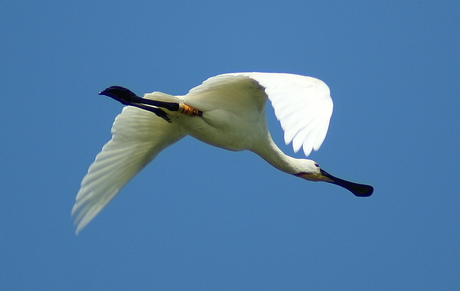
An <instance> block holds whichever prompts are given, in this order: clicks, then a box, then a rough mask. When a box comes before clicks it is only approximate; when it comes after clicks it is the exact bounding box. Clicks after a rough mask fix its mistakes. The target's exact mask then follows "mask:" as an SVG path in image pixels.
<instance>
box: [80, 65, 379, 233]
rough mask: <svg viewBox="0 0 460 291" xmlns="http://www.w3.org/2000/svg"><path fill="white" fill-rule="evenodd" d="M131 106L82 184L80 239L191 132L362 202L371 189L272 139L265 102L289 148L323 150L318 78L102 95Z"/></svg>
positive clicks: (323, 105)
mask: <svg viewBox="0 0 460 291" xmlns="http://www.w3.org/2000/svg"><path fill="white" fill-rule="evenodd" d="M99 94H100V95H106V96H109V97H112V98H114V99H116V100H118V101H120V102H121V103H123V104H125V105H129V106H126V107H124V108H123V111H122V112H121V114H119V115H118V116H117V117H116V118H115V121H114V123H113V126H112V139H111V140H110V141H109V142H108V143H107V144H106V145H105V146H104V147H103V148H102V151H101V152H100V153H99V154H98V155H97V156H96V159H95V161H94V162H93V163H92V165H91V166H90V167H89V169H88V173H87V174H86V176H85V177H84V178H83V181H82V182H81V188H80V190H79V191H78V193H77V196H76V201H75V204H74V206H73V208H72V215H73V216H75V225H76V233H77V234H78V233H79V232H80V231H81V230H82V229H83V228H84V227H85V226H86V225H87V224H88V223H89V222H90V221H91V220H92V219H93V218H94V217H95V216H96V215H97V214H98V213H99V212H100V211H101V210H102V209H103V208H104V207H105V206H106V205H107V203H109V201H110V200H111V199H112V198H113V197H114V196H115V195H116V194H117V193H118V191H119V190H120V189H121V188H122V187H123V186H124V185H125V184H126V183H127V182H128V181H129V180H130V179H131V178H132V177H133V176H134V175H136V174H137V173H138V172H139V171H140V170H141V169H142V168H143V167H144V166H145V165H147V164H148V163H149V162H150V161H151V160H152V159H153V158H155V156H156V155H157V154H158V153H159V152H160V151H161V150H163V149H165V148H166V147H167V146H169V145H171V144H173V143H175V142H177V141H178V140H180V139H181V138H183V137H184V136H186V135H190V136H193V137H194V138H196V139H198V140H201V141H203V142H205V143H208V144H210V145H213V146H216V147H220V148H223V149H227V150H231V151H241V150H249V151H252V152H254V153H256V154H258V155H259V156H260V157H262V158H263V159H264V160H266V161H267V162H268V163H269V164H271V165H272V166H274V167H275V168H277V169H279V170H280V171H283V172H285V173H288V174H292V175H295V176H297V177H300V178H303V179H306V180H309V181H324V182H329V183H334V184H337V185H339V186H342V187H344V188H346V189H348V190H350V191H351V192H352V193H353V194H355V195H356V196H360V197H367V196H370V195H371V194H372V192H373V190H374V189H373V187H372V186H368V185H362V184H356V183H352V182H348V181H345V180H342V179H339V178H336V177H334V176H332V175H330V174H329V173H327V172H326V171H324V170H323V169H321V168H320V167H319V166H318V164H317V163H316V162H314V161H312V160H308V159H296V158H292V157H289V156H287V155H285V154H284V153H283V152H282V151H281V150H280V149H279V148H278V147H277V146H276V145H275V143H274V142H273V140H272V138H271V136H270V133H269V131H268V129H267V123H266V120H265V103H266V100H267V98H268V99H269V100H270V101H271V104H272V105H273V108H274V111H275V115H276V117H277V119H278V120H279V121H280V123H281V127H282V128H283V130H284V140H285V142H286V144H288V143H291V142H292V146H293V149H294V151H295V152H297V151H298V150H299V149H300V148H302V149H303V152H304V153H305V156H308V155H309V154H310V152H311V151H312V150H318V149H319V147H320V146H321V144H322V142H323V140H324V138H325V137H326V133H327V129H328V127H329V120H330V117H331V115H332V107H333V105H332V99H331V97H330V91H329V88H328V86H327V85H326V84H325V83H324V82H322V81H321V80H318V79H316V78H312V77H306V76H301V75H293V74H284V73H283V74H281V73H232V74H223V75H218V76H215V77H212V78H209V79H208V80H206V81H204V82H203V83H202V84H201V85H199V86H197V87H195V88H193V89H191V90H190V91H189V92H188V94H186V95H185V96H172V95H168V94H164V93H160V92H153V93H150V94H145V95H144V97H143V98H141V97H138V96H137V95H136V94H134V93H133V92H131V91H130V90H128V89H126V88H123V87H120V86H112V87H109V88H107V89H105V90H104V91H102V92H100V93H99Z"/></svg>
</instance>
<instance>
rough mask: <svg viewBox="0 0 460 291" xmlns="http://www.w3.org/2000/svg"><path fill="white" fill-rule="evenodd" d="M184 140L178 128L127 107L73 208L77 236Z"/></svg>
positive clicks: (141, 111)
mask: <svg viewBox="0 0 460 291" xmlns="http://www.w3.org/2000/svg"><path fill="white" fill-rule="evenodd" d="M183 136H184V134H183V133H182V132H181V130H180V128H179V126H178V125H175V124H172V123H168V122H166V121H165V120H163V119H161V118H158V117H157V116H156V115H155V114H153V113H151V112H148V111H145V110H142V109H138V108H135V107H131V106H127V107H124V108H123V111H122V112H121V113H120V114H119V115H118V116H117V117H116V118H115V121H114V123H113V126H112V139H111V140H110V141H109V142H108V143H107V144H106V145H104V147H103V148H102V151H101V152H100V153H99V154H98V155H97V156H96V159H95V161H94V162H93V163H92V164H91V166H90V167H89V169H88V173H87V174H86V176H85V177H84V178H83V180H82V182H81V188H80V190H79V191H78V193H77V196H76V198H75V204H74V206H73V208H72V215H73V216H75V225H76V231H75V232H76V233H77V234H78V233H79V232H80V231H81V230H82V229H83V228H84V227H85V226H86V225H87V224H88V223H89V222H90V221H91V220H92V219H93V218H94V217H95V216H96V215H97V214H98V213H99V212H100V211H101V210H102V209H103V208H104V207H105V206H106V205H107V203H109V201H110V200H111V199H112V198H113V197H114V196H115V195H116V194H117V193H118V191H119V190H120V189H121V188H122V187H123V186H124V185H125V184H126V183H127V182H128V181H129V180H130V179H131V178H132V177H133V176H134V175H136V174H137V173H138V172H139V171H140V170H141V169H142V168H143V167H144V166H145V165H147V164H148V163H149V162H150V161H151V160H152V159H153V158H154V157H155V156H156V155H157V154H158V153H159V152H160V151H161V150H163V149H164V148H166V147H167V146H168V145H170V144H172V143H174V142H176V141H178V140H179V139H180V138H182V137H183Z"/></svg>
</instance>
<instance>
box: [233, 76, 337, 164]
mask: <svg viewBox="0 0 460 291" xmlns="http://www.w3.org/2000/svg"><path fill="white" fill-rule="evenodd" d="M225 75H232V76H247V77H249V78H251V79H254V80H256V81H257V82H258V83H259V84H260V85H261V86H263V87H264V88H265V93H266V94H267V96H268V99H270V101H271V103H272V106H273V108H274V110H275V115H276V117H277V118H278V120H279V121H280V123H281V127H282V128H283V130H284V141H285V142H286V144H288V143H290V142H292V147H293V149H294V152H297V151H298V150H299V149H300V148H301V147H302V148H303V152H304V153H305V155H306V156H308V155H309V154H310V153H311V151H312V150H315V151H316V150H318V149H319V147H320V146H321V144H322V143H323V141H324V138H325V137H326V133H327V129H328V127H329V120H330V118H331V115H332V108H333V104H332V99H331V96H330V91H329V87H328V86H327V85H326V84H325V83H324V82H323V81H321V80H318V79H316V78H312V77H306V76H301V75H294V74H283V73H232V74H225Z"/></svg>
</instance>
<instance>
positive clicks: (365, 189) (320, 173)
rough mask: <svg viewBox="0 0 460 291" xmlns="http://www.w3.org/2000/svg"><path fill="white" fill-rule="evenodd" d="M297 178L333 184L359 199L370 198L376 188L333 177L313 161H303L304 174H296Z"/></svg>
mask: <svg viewBox="0 0 460 291" xmlns="http://www.w3.org/2000/svg"><path fill="white" fill-rule="evenodd" d="M295 176H297V177H300V178H303V179H305V180H308V181H314V182H318V181H322V182H328V183H332V184H335V185H338V186H341V187H343V188H345V189H347V190H349V191H350V192H351V193H353V194H354V195H355V196H358V197H368V196H371V195H372V193H373V192H374V188H373V187H372V186H369V185H363V184H357V183H353V182H350V181H346V180H342V179H340V178H337V177H335V176H332V175H331V174H329V173H328V172H326V171H324V170H323V169H321V167H320V166H319V165H318V164H317V163H316V162H314V161H312V160H303V161H302V172H300V173H297V174H295Z"/></svg>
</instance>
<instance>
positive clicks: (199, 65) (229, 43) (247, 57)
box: [0, 0, 460, 290]
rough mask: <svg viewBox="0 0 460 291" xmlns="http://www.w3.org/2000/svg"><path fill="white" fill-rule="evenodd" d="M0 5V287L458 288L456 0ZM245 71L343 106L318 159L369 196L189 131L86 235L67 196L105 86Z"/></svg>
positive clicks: (183, 85) (182, 86)
mask: <svg viewBox="0 0 460 291" xmlns="http://www.w3.org/2000/svg"><path fill="white" fill-rule="evenodd" d="M0 9H1V11H2V17H1V18H0V39H1V46H0V83H1V89H2V90H1V98H0V125H1V130H0V165H1V167H0V192H1V193H0V233H1V235H0V285H1V286H0V289H2V290H459V289H460V276H459V274H460V263H459V261H460V250H459V245H460V237H459V229H460V228H459V223H460V217H459V206H460V205H459V204H460V191H459V188H460V187H459V183H458V179H459V168H460V151H459V149H460V132H459V129H460V114H459V112H458V111H459V109H460V101H459V100H460V99H459V92H460V82H459V80H460V79H459V77H460V53H459V52H460V33H459V31H460V30H459V29H460V18H459V11H460V2H459V1H380V2H378V1H306V0H302V1H266V0H265V1H189V2H187V1H72V2H71V1H46V3H44V2H43V1H3V2H2V4H0ZM239 71H263V72H290V73H298V74H303V75H310V76H314V77H317V78H320V79H322V80H324V81H325V82H326V83H327V84H328V85H329V86H330V88H331V92H332V97H333V100H334V105H335V107H334V114H333V116H332V120H331V125H330V128H329V133H328V135H327V137H326V140H325V142H324V144H323V146H322V148H321V149H320V151H318V152H315V153H313V154H312V155H311V156H310V158H312V159H314V160H315V161H317V162H318V163H319V164H320V165H321V166H322V167H323V168H324V169H326V170H327V171H329V172H330V173H331V174H334V175H337V176H339V177H343V178H346V179H350V180H352V181H356V182H363V183H369V184H372V185H373V186H374V187H375V193H374V195H373V196H372V197H370V198H365V199H364V198H363V199H360V198H356V197H354V196H353V195H352V194H351V193H349V192H347V191H346V190H344V189H342V188H339V187H336V186H334V185H330V184H326V183H312V182H307V181H304V180H301V179H298V178H296V177H293V176H290V175H287V174H284V173H281V172H279V171H277V170H275V169H273V168H272V167H271V166H269V165H268V164H266V163H265V162H264V161H263V160H261V159H260V158H259V157H257V156H256V155H254V154H252V153H249V152H239V153H234V152H228V151H224V150H221V149H218V148H213V147H211V146H208V145H205V144H202V143H200V142H197V141H196V140H194V139H192V138H186V139H184V140H182V141H180V142H179V143H177V144H175V145H174V146H172V147H171V148H168V149H167V150H165V151H164V152H162V153H161V154H160V155H159V156H158V158H157V159H156V160H155V161H154V162H153V163H152V164H150V165H149V166H148V167H147V168H146V169H144V170H143V171H142V172H141V173H140V174H139V175H138V176H136V177H135V179H133V180H132V181H131V182H130V183H129V184H128V185H127V186H126V187H125V188H123V189H122V191H121V192H120V193H119V195H118V196H117V197H116V198H115V199H114V200H113V201H112V202H111V203H110V204H109V205H108V206H107V208H105V209H104V210H103V211H102V212H101V213H100V215H99V216H97V217H96V219H95V220H94V221H92V222H91V223H90V224H89V225H88V227H87V228H86V229H84V230H83V232H82V233H81V234H80V235H79V236H75V234H74V227H73V225H72V219H71V217H70V209H71V207H72V205H73V202H74V199H75V194H76V193H77V191H78V189H79V185H80V181H81V179H82V177H83V176H84V175H85V173H86V171H87V168H88V166H89V165H90V164H91V162H92V161H93V159H94V157H95V155H96V154H97V153H98V152H99V150H100V149H101V147H102V146H103V144H104V143H105V142H107V141H108V140H109V139H110V127H111V124H112V121H113V119H114V117H115V116H116V115H117V114H118V113H119V112H120V110H121V108H122V106H121V105H120V104H118V103H117V102H115V101H113V100H111V99H109V98H107V97H101V96H98V95H97V92H99V91H100V90H102V89H104V88H105V87H108V86H110V85H115V84H118V85H123V86H126V87H128V88H130V89H132V90H133V91H135V92H137V93H138V94H142V93H145V92H152V91H162V92H166V93H170V94H184V93H186V92H187V91H188V90H189V89H190V88H192V87H194V86H196V85H198V84H200V83H201V82H202V81H203V80H205V79H206V78H208V77H210V76H213V75H216V74H219V73H227V72H239ZM269 115H270V116H269V125H270V128H271V130H272V132H273V135H274V138H275V141H276V142H277V143H278V144H279V145H280V147H281V148H282V150H283V151H285V152H286V153H288V154H290V155H294V154H293V153H292V149H291V147H290V145H289V146H286V145H284V144H283V142H282V131H281V129H280V127H279V125H278V122H277V121H276V119H275V118H274V117H273V113H271V112H269ZM294 156H296V157H301V156H302V155H301V154H300V153H299V154H295V155H294Z"/></svg>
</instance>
